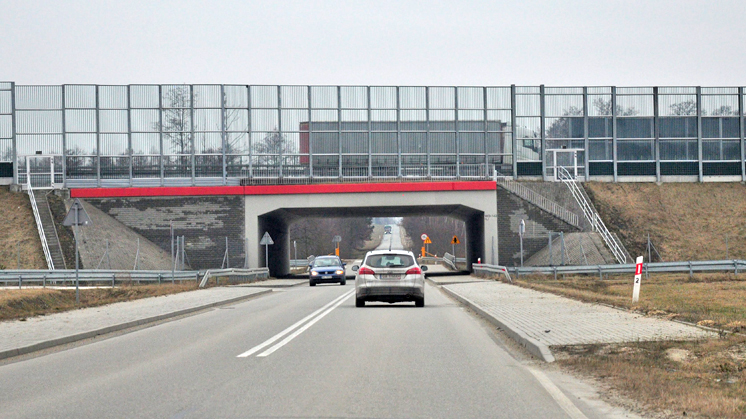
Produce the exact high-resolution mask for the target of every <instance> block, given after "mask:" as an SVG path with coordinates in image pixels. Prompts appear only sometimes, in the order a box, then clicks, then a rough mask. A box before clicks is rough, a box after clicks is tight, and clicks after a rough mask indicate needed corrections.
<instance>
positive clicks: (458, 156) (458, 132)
mask: <svg viewBox="0 0 746 419" xmlns="http://www.w3.org/2000/svg"><path fill="white" fill-rule="evenodd" d="M453 114H454V118H453V119H454V122H455V123H456V126H455V131H456V179H460V178H461V130H460V129H459V118H458V87H456V86H454V87H453Z"/></svg>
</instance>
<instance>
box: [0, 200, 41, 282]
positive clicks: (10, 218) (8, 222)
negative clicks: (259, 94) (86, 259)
mask: <svg viewBox="0 0 746 419" xmlns="http://www.w3.org/2000/svg"><path fill="white" fill-rule="evenodd" d="M0 211H2V216H1V217H0V269H19V268H20V269H46V268H47V265H46V262H45V260H44V252H43V251H42V249H41V240H40V239H39V233H38V232H37V230H36V222H35V221H34V213H33V210H32V209H31V202H29V198H28V195H26V194H25V193H11V192H10V190H9V188H8V187H7V186H0Z"/></svg>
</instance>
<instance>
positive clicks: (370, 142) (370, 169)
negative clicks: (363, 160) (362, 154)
mask: <svg viewBox="0 0 746 419" xmlns="http://www.w3.org/2000/svg"><path fill="white" fill-rule="evenodd" d="M365 93H366V96H367V98H366V102H367V106H368V178H369V179H370V178H372V177H373V137H372V135H371V127H372V123H371V116H370V113H371V111H370V86H366V88H365Z"/></svg>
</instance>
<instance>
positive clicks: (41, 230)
mask: <svg viewBox="0 0 746 419" xmlns="http://www.w3.org/2000/svg"><path fill="white" fill-rule="evenodd" d="M27 192H28V196H29V201H31V208H32V209H33V211H34V220H36V229H37V230H39V238H40V239H41V247H42V249H43V250H44V259H46V260H47V267H48V268H49V269H50V270H54V261H53V260H52V254H51V253H50V252H49V244H48V243H47V236H46V234H44V226H43V225H42V223H41V217H40V216H39V207H38V206H37V205H36V197H35V196H34V188H32V187H31V182H29V183H28V189H27Z"/></svg>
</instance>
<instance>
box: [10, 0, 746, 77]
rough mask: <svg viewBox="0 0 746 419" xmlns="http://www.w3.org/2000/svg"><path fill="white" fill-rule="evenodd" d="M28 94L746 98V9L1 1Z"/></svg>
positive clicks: (14, 63)
mask: <svg viewBox="0 0 746 419" xmlns="http://www.w3.org/2000/svg"><path fill="white" fill-rule="evenodd" d="M0 28H2V32H1V33H2V34H1V35H0V81H15V82H16V83H18V84H75V83H95V84H137V83H194V84H200V83H223V84H332V85H335V84H353V85H358V84H359V85H476V86H483V85H495V86H504V85H510V84H517V85H539V84H545V85H548V86H582V85H603V86H610V85H616V86H654V85H660V86H675V85H687V86H694V85H703V86H739V85H740V86H743V85H746V79H745V78H744V74H746V72H745V70H744V69H745V68H746V1H745V0H709V1H693V0H645V1H631V0H625V1H617V0H588V1H586V0H583V1H571V0H564V1H558V0H555V1H549V0H510V1H502V0H500V1H498V0H495V1H486V0H485V1H482V0H479V1H405V0H399V1H395V0H392V1H389V0H378V1H355V0H348V1H311V0H305V1H272V0H265V1H248V0H212V1H196V0H193V1H186V0H182V1H177V0H171V1H165V0H116V1H103V0H88V1H82V0H76V1H73V0H50V1H41V0H0Z"/></svg>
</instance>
